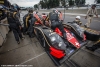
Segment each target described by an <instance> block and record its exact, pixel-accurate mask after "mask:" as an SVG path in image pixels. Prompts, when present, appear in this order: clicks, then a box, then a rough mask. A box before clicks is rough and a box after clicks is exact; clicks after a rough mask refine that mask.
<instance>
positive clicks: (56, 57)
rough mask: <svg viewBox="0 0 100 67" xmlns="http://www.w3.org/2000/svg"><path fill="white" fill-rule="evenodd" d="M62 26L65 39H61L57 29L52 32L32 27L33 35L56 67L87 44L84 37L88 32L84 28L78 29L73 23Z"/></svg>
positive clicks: (44, 27) (42, 27)
mask: <svg viewBox="0 0 100 67" xmlns="http://www.w3.org/2000/svg"><path fill="white" fill-rule="evenodd" d="M63 26H64V30H65V31H66V36H67V38H63V36H62V32H61V31H60V30H59V28H56V29H55V30H52V29H51V28H50V27H47V26H41V25H36V26H34V33H35V35H36V37H37V39H38V40H39V42H40V44H41V46H42V47H43V48H44V49H45V51H46V52H47V54H48V55H49V56H50V58H51V59H52V60H53V62H54V63H55V64H56V65H57V66H59V65H60V64H62V63H63V62H65V60H67V59H68V58H69V57H70V56H72V55H73V54H74V53H75V52H77V50H79V49H80V48H81V47H82V46H84V45H85V44H86V43H87V39H86V38H87V37H86V36H87V35H88V34H90V33H88V31H85V28H83V27H80V26H79V25H77V24H76V23H74V22H68V23H66V24H63ZM90 40H91V39H90Z"/></svg>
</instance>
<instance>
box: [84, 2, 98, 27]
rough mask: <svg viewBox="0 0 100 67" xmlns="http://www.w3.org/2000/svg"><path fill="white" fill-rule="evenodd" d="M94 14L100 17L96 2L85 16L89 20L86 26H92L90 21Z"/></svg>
mask: <svg viewBox="0 0 100 67" xmlns="http://www.w3.org/2000/svg"><path fill="white" fill-rule="evenodd" d="M94 15H96V17H97V18H98V14H97V9H96V5H95V4H93V5H92V7H91V8H90V9H89V10H88V11H87V16H86V17H85V19H87V21H88V22H87V23H86V24H85V25H84V26H85V27H90V23H91V21H92V19H93V17H94Z"/></svg>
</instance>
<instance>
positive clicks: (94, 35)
mask: <svg viewBox="0 0 100 67" xmlns="http://www.w3.org/2000/svg"><path fill="white" fill-rule="evenodd" d="M84 33H85V35H86V38H87V40H91V41H97V40H99V38H100V33H99V32H98V31H96V30H92V29H89V28H87V29H85V32H84Z"/></svg>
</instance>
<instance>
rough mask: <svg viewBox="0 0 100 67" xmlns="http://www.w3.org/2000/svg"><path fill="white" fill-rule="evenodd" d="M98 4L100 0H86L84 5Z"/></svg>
mask: <svg viewBox="0 0 100 67" xmlns="http://www.w3.org/2000/svg"><path fill="white" fill-rule="evenodd" d="M88 4H89V5H91V4H100V0H86V3H85V5H88Z"/></svg>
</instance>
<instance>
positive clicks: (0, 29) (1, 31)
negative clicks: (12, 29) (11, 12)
mask: <svg viewBox="0 0 100 67" xmlns="http://www.w3.org/2000/svg"><path fill="white" fill-rule="evenodd" d="M8 31H9V27H8V22H7V18H5V19H3V20H2V21H1V23H0V46H2V44H3V43H4V42H5V41H6V35H7V34H8Z"/></svg>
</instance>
